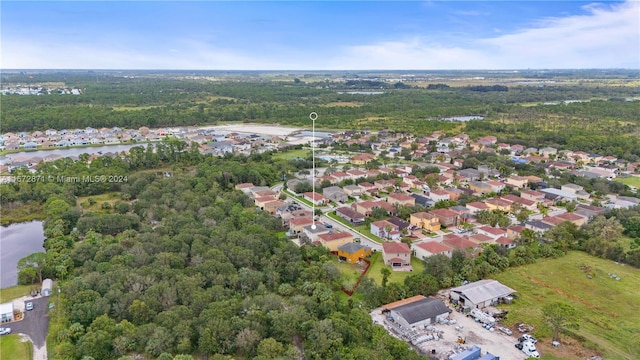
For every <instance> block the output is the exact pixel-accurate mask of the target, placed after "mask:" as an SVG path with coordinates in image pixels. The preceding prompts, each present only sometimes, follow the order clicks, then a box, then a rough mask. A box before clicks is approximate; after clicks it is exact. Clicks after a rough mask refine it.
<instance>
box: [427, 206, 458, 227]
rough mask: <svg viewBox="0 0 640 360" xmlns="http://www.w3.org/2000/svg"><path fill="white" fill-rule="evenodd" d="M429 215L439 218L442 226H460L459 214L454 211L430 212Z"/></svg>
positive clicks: (439, 210) (437, 210)
mask: <svg viewBox="0 0 640 360" xmlns="http://www.w3.org/2000/svg"><path fill="white" fill-rule="evenodd" d="M429 213H430V214H433V215H435V216H437V217H438V219H439V220H440V225H442V226H447V227H448V226H458V220H459V219H458V213H457V212H455V211H453V210H449V209H435V210H431V211H429Z"/></svg>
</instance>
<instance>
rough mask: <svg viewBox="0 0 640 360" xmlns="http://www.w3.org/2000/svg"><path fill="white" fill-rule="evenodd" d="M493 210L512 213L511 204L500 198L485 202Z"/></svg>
mask: <svg viewBox="0 0 640 360" xmlns="http://www.w3.org/2000/svg"><path fill="white" fill-rule="evenodd" d="M484 203H485V204H487V206H488V207H489V209H491V210H500V211H504V212H509V211H511V203H510V202H509V201H506V200H502V199H499V198H491V199H487V200H485V201H484Z"/></svg>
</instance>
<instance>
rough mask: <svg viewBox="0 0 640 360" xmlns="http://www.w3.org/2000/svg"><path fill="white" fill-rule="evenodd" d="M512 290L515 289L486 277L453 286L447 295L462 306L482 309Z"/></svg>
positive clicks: (507, 294)
mask: <svg viewBox="0 0 640 360" xmlns="http://www.w3.org/2000/svg"><path fill="white" fill-rule="evenodd" d="M514 292H516V291H515V290H513V289H512V288H510V287H508V286H505V285H502V284H501V283H499V282H498V281H497V280H491V279H486V280H480V281H476V282H472V283H469V284H466V285H462V286H458V287H456V288H453V289H451V290H450V291H449V297H450V298H451V300H455V301H458V302H459V303H460V304H461V305H462V306H464V307H470V308H479V309H482V308H484V307H487V306H490V305H491V304H496V303H497V302H498V301H499V300H500V298H504V297H507V296H509V295H511V294H513V293H514Z"/></svg>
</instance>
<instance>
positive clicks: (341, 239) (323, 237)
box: [318, 231, 353, 251]
mask: <svg viewBox="0 0 640 360" xmlns="http://www.w3.org/2000/svg"><path fill="white" fill-rule="evenodd" d="M318 240H319V241H320V243H321V244H322V246H324V247H326V248H328V249H329V250H331V251H338V247H340V246H342V245H345V244H348V243H350V242H352V241H353V236H352V235H351V233H350V232H346V231H344V232H333V231H330V232H328V233H326V234H320V235H318Z"/></svg>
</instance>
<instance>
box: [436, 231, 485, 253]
mask: <svg viewBox="0 0 640 360" xmlns="http://www.w3.org/2000/svg"><path fill="white" fill-rule="evenodd" d="M442 243H443V244H445V245H447V246H449V247H452V248H455V249H461V250H464V249H473V248H475V247H476V246H477V245H476V243H474V242H473V241H469V240H467V239H465V238H462V237H460V236H458V235H453V234H447V235H445V236H444V237H443V240H442Z"/></svg>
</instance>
